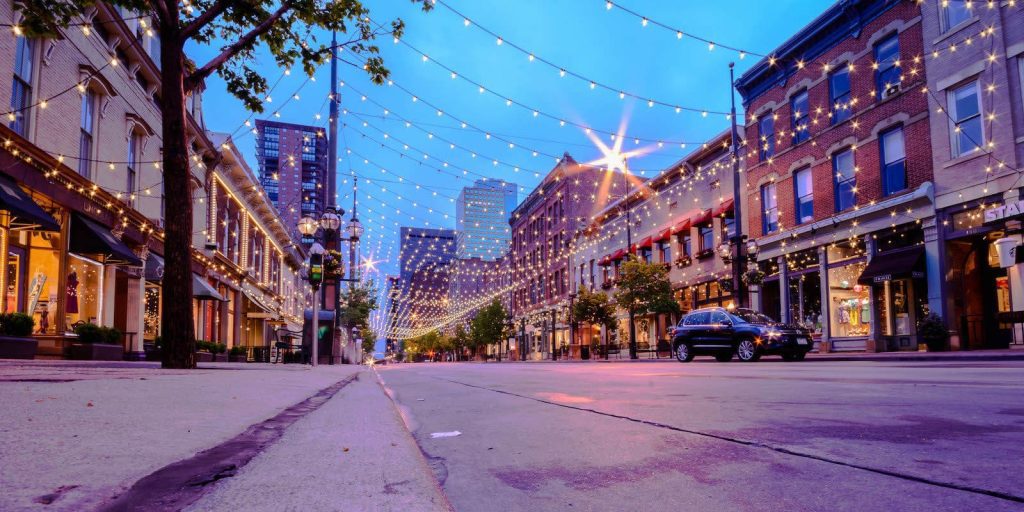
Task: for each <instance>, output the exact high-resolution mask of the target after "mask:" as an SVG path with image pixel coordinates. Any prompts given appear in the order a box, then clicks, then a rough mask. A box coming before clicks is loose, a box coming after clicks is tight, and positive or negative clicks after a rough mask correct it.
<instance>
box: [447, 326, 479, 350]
mask: <svg viewBox="0 0 1024 512" xmlns="http://www.w3.org/2000/svg"><path fill="white" fill-rule="evenodd" d="M452 345H454V346H455V352H456V354H458V355H459V356H461V355H462V354H463V352H464V351H465V350H466V349H467V348H472V349H474V353H475V352H476V350H475V348H474V347H473V344H472V339H470V337H469V333H468V332H466V327H465V326H463V325H462V324H459V325H456V326H455V334H453V335H452Z"/></svg>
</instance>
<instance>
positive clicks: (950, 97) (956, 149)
mask: <svg viewBox="0 0 1024 512" xmlns="http://www.w3.org/2000/svg"><path fill="white" fill-rule="evenodd" d="M967 86H973V87H974V91H975V93H974V96H975V98H977V100H978V117H979V118H980V119H981V123H980V125H981V140H980V141H977V143H978V145H977V146H976V147H974V148H971V149H970V150H969V151H962V150H961V148H960V137H959V136H958V134H957V131H956V130H957V126H958V125H959V124H960V123H961V122H960V121H958V120H957V119H958V115H957V113H956V92H957V91H959V90H961V89H963V88H965V87H967ZM946 111H947V112H948V113H949V142H950V144H949V149H950V154H951V156H952V158H959V157H962V156H967V155H970V154H972V153H974V152H975V151H978V150H979V149H980V148H982V147H984V145H985V141H986V138H985V122H984V119H985V110H984V107H983V105H982V103H981V81H980V80H979V79H978V78H974V79H972V80H969V81H966V82H962V83H960V84H958V85H956V86H953V87H950V88H949V89H948V90H947V91H946Z"/></svg>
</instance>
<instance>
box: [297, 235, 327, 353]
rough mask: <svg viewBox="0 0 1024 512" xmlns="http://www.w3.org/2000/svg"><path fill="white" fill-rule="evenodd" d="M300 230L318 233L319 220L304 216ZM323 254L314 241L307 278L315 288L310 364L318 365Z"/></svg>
mask: <svg viewBox="0 0 1024 512" xmlns="http://www.w3.org/2000/svg"><path fill="white" fill-rule="evenodd" d="M298 227H299V232H300V233H302V234H303V236H313V235H314V234H316V230H317V222H316V220H314V219H313V218H312V217H303V218H302V220H300V221H299V226H298ZM323 256H324V248H323V246H321V245H320V243H319V242H313V246H312V247H311V248H310V250H309V265H308V266H309V270H308V274H307V276H306V277H307V280H308V281H309V285H310V286H311V287H312V288H313V314H312V322H313V325H312V342H311V343H310V345H311V346H312V350H311V354H310V364H312V365H313V366H314V367H316V365H317V363H318V362H319V361H318V359H319V358H320V318H319V317H320V282H321V281H322V280H323Z"/></svg>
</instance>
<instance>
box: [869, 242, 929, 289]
mask: <svg viewBox="0 0 1024 512" xmlns="http://www.w3.org/2000/svg"><path fill="white" fill-rule="evenodd" d="M923 258H924V247H922V246H920V245H915V246H914V247H910V248H908V249H899V250H896V251H891V252H886V253H882V254H878V255H876V256H875V257H874V258H871V262H870V263H868V266H867V268H865V269H864V272H862V273H861V275H860V278H858V279H857V282H858V283H860V284H872V283H884V282H885V281H892V280H893V279H906V278H922V277H924V271H922V270H921V268H922V265H921V260H922V259H923Z"/></svg>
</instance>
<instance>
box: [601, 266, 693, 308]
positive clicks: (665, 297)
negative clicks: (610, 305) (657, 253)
mask: <svg viewBox="0 0 1024 512" xmlns="http://www.w3.org/2000/svg"><path fill="white" fill-rule="evenodd" d="M618 283H619V288H618V290H617V291H616V292H615V302H616V303H618V305H619V307H621V308H623V309H625V310H627V311H632V312H634V313H638V314H647V313H678V312H679V304H678V303H676V301H675V299H674V298H673V297H672V283H671V282H670V281H669V280H668V268H666V267H665V266H664V265H662V264H660V263H647V262H645V261H643V260H640V259H637V258H636V257H635V256H630V257H629V258H627V259H626V262H625V263H623V264H622V272H621V273H620V275H619V281H618Z"/></svg>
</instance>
